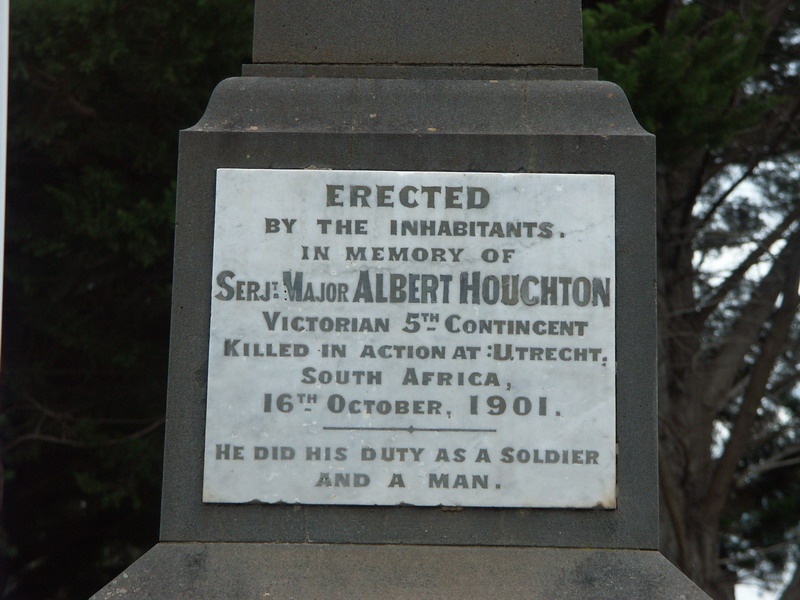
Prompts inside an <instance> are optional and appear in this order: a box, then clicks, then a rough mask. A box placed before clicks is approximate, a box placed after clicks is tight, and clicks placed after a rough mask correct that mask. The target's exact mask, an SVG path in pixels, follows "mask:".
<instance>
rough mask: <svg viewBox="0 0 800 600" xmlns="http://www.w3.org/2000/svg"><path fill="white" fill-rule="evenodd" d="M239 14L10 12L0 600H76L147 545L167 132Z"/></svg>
mask: <svg viewBox="0 0 800 600" xmlns="http://www.w3.org/2000/svg"><path fill="white" fill-rule="evenodd" d="M251 12H252V6H251V3H250V2H241V1H239V0H236V1H234V0H199V1H196V2H177V1H165V0H127V1H126V0H48V1H47V2H41V1H40V0H18V1H15V2H14V3H13V6H12V11H11V64H10V70H11V81H10V103H9V104H10V105H9V121H10V127H9V166H8V215H7V223H8V232H9V233H8V235H7V240H8V249H7V265H6V282H5V291H6V298H5V323H4V337H3V342H4V363H3V374H4V382H5V385H4V388H3V397H2V404H0V409H2V415H3V417H2V422H0V426H2V433H3V451H2V462H3V465H4V467H5V469H6V475H7V476H6V482H5V498H4V502H3V504H2V505H0V508H2V515H3V526H4V527H5V530H6V533H7V539H6V541H5V542H4V546H5V547H4V554H5V555H6V556H7V557H9V558H8V560H9V563H8V564H7V565H6V568H3V566H2V565H0V573H3V574H6V573H11V576H10V577H9V578H8V580H7V581H4V580H3V578H2V577H0V591H2V590H3V589H4V587H5V589H6V595H7V597H8V598H25V599H33V598H61V597H64V598H79V597H87V596H89V595H90V594H91V593H93V592H95V591H97V589H99V588H100V587H101V586H102V585H104V584H105V583H106V582H107V581H108V580H109V579H110V578H111V577H113V576H114V575H116V574H117V573H118V572H119V571H121V570H122V569H123V568H124V567H125V566H127V565H128V564H129V563H130V562H131V560H132V559H133V558H135V557H136V556H137V555H138V554H139V553H141V552H142V551H144V550H146V549H147V548H148V547H149V546H151V545H152V544H153V543H154V542H155V540H156V537H157V528H158V507H159V488H160V470H161V451H162V438H163V427H162V426H161V425H162V420H163V413H164V401H165V396H166V365H167V341H168V330H169V298H170V281H171V271H172V265H171V244H172V229H173V214H174V195H175V183H174V179H175V172H176V163H177V132H178V130H179V129H181V128H185V127H188V126H190V125H191V124H192V123H194V122H195V121H197V119H199V117H200V115H201V114H202V111H203V108H204V105H205V102H206V101H207V99H208V97H209V95H210V92H211V90H212V88H213V86H214V85H215V84H216V83H217V82H218V81H219V80H221V79H223V78H224V77H227V76H233V75H237V74H238V71H239V68H240V65H241V64H242V63H243V62H247V61H248V55H249V45H250V31H251V19H252V17H251ZM9 473H10V474H12V475H13V476H11V477H9V476H8V475H9ZM0 540H2V537H0Z"/></svg>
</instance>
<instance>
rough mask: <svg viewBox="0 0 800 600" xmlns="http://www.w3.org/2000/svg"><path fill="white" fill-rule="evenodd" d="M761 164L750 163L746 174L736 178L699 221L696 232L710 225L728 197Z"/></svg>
mask: <svg viewBox="0 0 800 600" xmlns="http://www.w3.org/2000/svg"><path fill="white" fill-rule="evenodd" d="M759 164H760V162H759V161H755V160H753V161H750V163H749V164H748V165H747V167H746V168H745V170H744V172H743V173H742V174H741V175H740V176H739V177H737V178H736V181H734V182H733V183H731V184H730V185H729V186H728V188H727V189H726V190H725V191H724V192H722V193H721V194H720V195H719V196H717V199H716V200H714V202H712V203H711V206H710V207H709V208H708V210H707V211H706V214H704V215H703V216H702V217H700V218H698V219H697V224H696V225H695V231H701V230H702V229H704V228H705V227H706V225H708V223H709V221H711V219H712V218H713V217H714V215H715V214H716V213H717V211H718V210H719V209H720V207H721V206H722V205H723V204H724V203H725V201H726V200H727V199H728V197H729V196H730V195H731V194H732V193H733V190H735V189H736V188H737V187H739V185H741V183H742V182H743V181H744V180H745V179H747V178H748V177H750V176H751V175H752V174H753V171H755V170H756V167H757V166H758V165H759Z"/></svg>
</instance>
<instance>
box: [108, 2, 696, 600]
mask: <svg viewBox="0 0 800 600" xmlns="http://www.w3.org/2000/svg"><path fill="white" fill-rule="evenodd" d="M580 40H581V29H580V5H579V3H577V2H563V1H562V0H539V1H531V2H516V1H513V0H503V1H498V2H492V3H486V2H478V1H472V0H459V1H457V2H439V1H436V0H413V1H409V2H402V3H400V2H392V1H386V0H384V1H377V0H371V1H370V0H358V1H357V2H346V3H344V2H334V1H332V0H328V1H323V0H280V1H279V0H257V2H256V27H255V40H254V63H255V64H252V65H247V66H245V67H244V76H243V77H238V78H233V79H229V80H226V81H224V82H222V83H221V84H220V85H219V86H218V87H217V89H216V90H215V92H214V94H213V96H212V98H211V100H210V102H209V106H208V109H207V111H206V113H205V115H204V116H203V118H202V119H201V120H200V122H199V123H198V124H197V125H195V126H194V127H192V128H191V129H188V130H186V131H184V132H182V133H181V140H180V141H181V144H180V148H181V153H180V163H179V174H178V207H177V220H176V244H175V280H174V293H173V311H172V315H173V321H172V341H171V348H170V379H169V397H168V414H167V440H166V455H165V479H164V494H163V505H162V529H161V540H162V541H161V543H159V544H158V545H157V546H156V547H155V548H153V549H152V550H151V551H150V552H149V553H147V554H146V555H145V556H144V557H142V558H141V559H140V560H139V561H137V562H136V563H135V564H134V565H132V566H131V567H130V568H129V569H128V570H126V571H125V572H124V573H123V574H122V575H120V576H119V577H118V578H117V579H115V580H114V581H113V582H111V583H110V584H109V585H108V586H107V587H106V588H104V589H103V590H101V591H100V592H99V593H98V594H97V595H96V596H95V597H94V598H96V599H98V600H99V599H106V598H118V597H135V598H193V599H194V598H459V599H465V598H476V599H477V598H542V599H548V600H552V599H557V598H565V599H566V598H593V599H602V598H609V599H610V598H615V599H616V598H640V599H643V600H644V599H647V600H651V599H657V598H665V599H666V598H687V599H688V598H704V597H706V596H705V595H704V594H703V593H702V592H700V591H699V590H698V589H697V588H696V587H695V586H694V585H693V584H692V583H691V582H690V581H688V580H687V579H686V578H685V577H684V576H683V575H681V574H680V573H679V572H678V571H677V569H675V567H673V566H672V565H671V564H670V563H669V562H668V561H666V560H665V559H664V558H663V557H662V556H661V555H660V554H658V552H657V549H658V481H657V435H656V426H657V425H656V423H657V421H656V346H655V344H656V331H655V302H656V298H655V259H654V256H655V251H654V250H655V140H654V138H653V136H651V135H650V134H648V133H647V132H645V131H644V130H642V128H641V127H640V126H639V124H638V123H637V122H636V120H635V118H634V116H633V114H632V113H631V110H630V107H629V105H628V102H627V100H626V99H625V96H624V94H623V93H622V91H621V90H620V89H619V88H618V87H617V86H615V85H613V84H610V83H606V82H599V81H596V74H595V73H594V71H592V70H587V69H584V68H583V67H582V66H581V65H582V60H581V54H582V51H581V42H580ZM220 168H238V169H341V170H375V171H425V172H437V171H439V172H451V171H456V172H487V173H561V174H610V175H613V176H614V181H615V200H614V203H615V214H616V228H615V241H614V243H615V251H616V265H615V267H616V277H615V288H614V297H615V311H616V330H615V346H616V358H617V361H616V405H615V410H616V441H617V457H616V502H615V506H616V508H613V509H611V510H608V509H582V510H575V509H572V508H569V507H566V506H565V507H561V508H502V509H501V508H477V507H459V508H457V509H443V508H441V507H411V506H350V505H333V506H311V505H300V504H296V505H281V504H277V505H264V504H213V503H204V502H203V500H202V497H203V496H202V494H203V456H204V452H205V440H204V435H205V426H206V393H207V372H208V356H209V346H208V345H209V335H210V331H209V316H210V302H211V298H212V295H213V289H212V285H213V283H212V282H213V273H212V249H213V243H214V239H213V238H214V210H215V182H216V174H217V169H220Z"/></svg>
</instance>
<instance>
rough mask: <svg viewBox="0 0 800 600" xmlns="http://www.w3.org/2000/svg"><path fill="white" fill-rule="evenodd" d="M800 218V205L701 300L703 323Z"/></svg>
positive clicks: (701, 319) (699, 317) (700, 319)
mask: <svg viewBox="0 0 800 600" xmlns="http://www.w3.org/2000/svg"><path fill="white" fill-rule="evenodd" d="M797 219H800V207H798V208H795V209H794V210H793V211H792V212H790V213H789V214H788V215H786V217H785V218H784V220H783V221H781V223H780V225H778V226H777V227H776V228H775V229H773V230H772V231H771V232H770V233H769V235H767V236H766V237H765V238H764V239H763V240H761V241H760V242H758V243H757V244H756V248H755V249H754V250H753V251H752V252H751V253H750V254H749V255H748V256H747V258H745V259H744V260H743V261H742V262H741V263H740V264H739V266H738V267H736V269H734V270H733V272H731V274H730V275H729V276H728V277H727V278H726V279H725V281H723V282H722V283H721V284H720V285H718V286H717V287H716V288H715V290H714V293H713V294H712V295H711V297H710V298H707V299H705V300H701V301H700V302H699V306H700V310H699V311H698V312H697V319H698V320H699V321H700V322H701V323H702V322H705V320H706V319H708V317H709V316H710V315H711V313H713V312H714V311H715V310H716V309H717V307H718V306H719V305H720V303H721V302H722V301H723V300H724V299H725V297H726V296H727V295H728V294H729V293H730V292H731V291H733V289H734V288H736V287H737V286H738V285H739V284H740V283H741V282H742V280H743V279H744V276H745V275H746V274H747V271H748V270H750V268H751V267H752V266H753V265H755V264H756V263H757V262H758V261H759V260H761V257H762V256H764V254H766V253H767V252H769V250H770V248H771V247H772V245H773V244H774V243H775V242H777V241H778V240H779V239H780V238H781V237H782V236H783V234H784V233H786V231H787V230H788V229H789V228H790V227H791V226H792V225H793V224H794V223H795V221H797Z"/></svg>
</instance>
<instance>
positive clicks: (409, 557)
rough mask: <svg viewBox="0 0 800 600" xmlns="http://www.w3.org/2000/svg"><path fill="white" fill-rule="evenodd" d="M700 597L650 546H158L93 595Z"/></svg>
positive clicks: (109, 599) (140, 598)
mask: <svg viewBox="0 0 800 600" xmlns="http://www.w3.org/2000/svg"><path fill="white" fill-rule="evenodd" d="M123 598H136V599H137V600H151V599H162V598H163V599H165V600H166V599H169V600H183V599H186V600H196V599H198V598H203V599H206V600H212V599H220V600H228V599H231V598H236V599H237V600H250V599H253V600H256V599H258V600H263V599H264V598H268V599H275V600H278V599H280V600H287V599H291V598H294V599H297V600H301V599H302V600H314V599H319V600H322V599H324V600H339V599H341V600H344V599H357V598H364V599H369V600H373V599H375V598H392V599H393V600H403V599H408V600H411V599H417V598H419V599H422V598H437V599H438V600H450V599H452V600H473V599H474V600H484V599H485V598H503V599H504V600H514V599H517V598H518V599H525V600H575V599H580V598H591V599H592V600H619V599H620V598H626V599H632V598H639V599H642V600H645V599H646V600H675V599H681V600H703V599H707V598H708V596H706V595H705V594H704V593H703V592H701V591H700V590H699V589H698V588H697V587H696V586H694V584H692V583H691V582H690V581H689V580H688V579H687V578H686V577H685V576H684V575H683V574H681V573H680V571H678V569H676V568H675V567H674V566H673V565H672V564H670V563H669V562H668V561H667V560H666V559H665V558H664V557H663V556H661V555H660V554H658V553H657V552H651V551H640V550H596V549H595V550H574V549H554V548H479V547H476V548H442V547H439V548H437V547H428V546H361V545H335V546H334V545H323V544H313V545H312V544H197V543H173V544H165V543H162V544H159V545H157V546H156V547H155V548H153V549H152V550H150V552H148V553H147V554H145V556H143V557H142V558H141V559H139V561H137V562H136V563H134V564H133V565H131V567H130V568H128V569H127V570H126V571H125V572H124V573H122V574H121V575H120V576H119V577H117V578H116V579H114V581H112V582H111V583H109V584H108V585H107V586H106V587H105V588H103V589H102V590H100V591H99V592H98V593H97V594H95V595H94V596H93V597H92V600H119V599H123Z"/></svg>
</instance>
